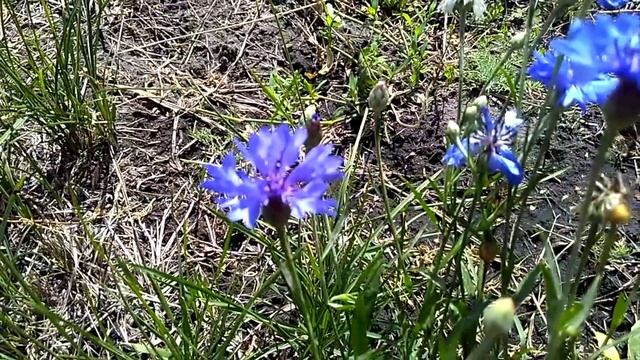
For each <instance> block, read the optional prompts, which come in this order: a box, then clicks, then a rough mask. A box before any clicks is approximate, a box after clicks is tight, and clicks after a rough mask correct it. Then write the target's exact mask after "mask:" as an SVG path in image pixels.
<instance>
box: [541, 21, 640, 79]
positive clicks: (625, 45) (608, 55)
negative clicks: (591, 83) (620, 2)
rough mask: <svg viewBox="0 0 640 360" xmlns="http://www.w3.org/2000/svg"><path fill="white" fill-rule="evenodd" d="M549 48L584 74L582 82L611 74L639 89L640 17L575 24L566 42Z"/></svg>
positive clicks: (572, 24)
mask: <svg viewBox="0 0 640 360" xmlns="http://www.w3.org/2000/svg"><path fill="white" fill-rule="evenodd" d="M550 47H551V48H552V49H553V50H554V51H555V52H557V53H558V54H561V55H564V56H565V57H566V58H567V59H568V60H569V61H571V65H572V66H575V67H577V69H579V71H580V72H582V75H581V77H582V78H589V77H590V78H591V79H597V78H598V77H601V76H602V75H603V74H610V75H612V76H614V77H616V78H618V79H619V80H620V81H622V82H632V83H634V84H635V85H636V86H638V87H640V16H637V15H634V14H621V15H618V16H617V17H613V16H609V15H597V16H596V18H595V20H594V21H589V22H587V21H583V20H574V21H573V22H572V23H571V26H570V27H569V32H568V34H567V36H566V37H565V38H560V39H555V40H553V41H552V42H551V44H550Z"/></svg>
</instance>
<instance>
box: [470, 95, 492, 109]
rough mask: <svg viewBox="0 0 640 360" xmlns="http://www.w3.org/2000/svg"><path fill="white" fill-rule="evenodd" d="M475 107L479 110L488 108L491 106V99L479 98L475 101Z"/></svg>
mask: <svg viewBox="0 0 640 360" xmlns="http://www.w3.org/2000/svg"><path fill="white" fill-rule="evenodd" d="M473 105H475V106H477V107H479V108H483V107H487V106H488V105H489V99H487V97H486V96H484V95H482V96H478V97H477V98H476V99H475V100H473Z"/></svg>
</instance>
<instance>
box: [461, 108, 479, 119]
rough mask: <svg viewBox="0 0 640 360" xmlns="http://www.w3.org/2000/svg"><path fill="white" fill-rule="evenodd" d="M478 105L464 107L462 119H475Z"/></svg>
mask: <svg viewBox="0 0 640 360" xmlns="http://www.w3.org/2000/svg"><path fill="white" fill-rule="evenodd" d="M478 114H479V112H478V105H469V106H467V108H466V109H464V120H465V121H475V120H476V119H477V118H478Z"/></svg>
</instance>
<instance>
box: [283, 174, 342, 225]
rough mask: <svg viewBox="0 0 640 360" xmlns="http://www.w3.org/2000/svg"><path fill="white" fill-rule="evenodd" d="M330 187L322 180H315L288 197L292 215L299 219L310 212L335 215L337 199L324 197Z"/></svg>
mask: <svg viewBox="0 0 640 360" xmlns="http://www.w3.org/2000/svg"><path fill="white" fill-rule="evenodd" d="M328 189H329V185H328V184H327V183H325V182H324V181H322V180H315V181H312V182H310V183H308V184H307V185H305V186H304V187H303V188H302V189H300V190H299V191H297V192H296V193H295V194H293V195H292V196H290V197H289V198H288V199H287V201H288V202H289V203H290V206H291V216H293V217H295V218H298V219H301V218H303V217H305V216H306V215H308V214H326V215H331V216H334V215H335V207H336V201H335V200H333V199H323V198H322V196H323V194H324V193H325V192H326V191H327V190H328Z"/></svg>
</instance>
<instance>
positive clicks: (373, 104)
mask: <svg viewBox="0 0 640 360" xmlns="http://www.w3.org/2000/svg"><path fill="white" fill-rule="evenodd" d="M367 101H368V102H369V107H370V108H371V110H373V112H374V113H381V112H382V111H383V110H384V109H385V108H386V107H387V104H388V103H389V90H388V89H387V84H385V82H384V81H382V80H380V81H378V83H377V84H376V86H374V87H373V89H371V92H370V93H369V98H368V99H367Z"/></svg>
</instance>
